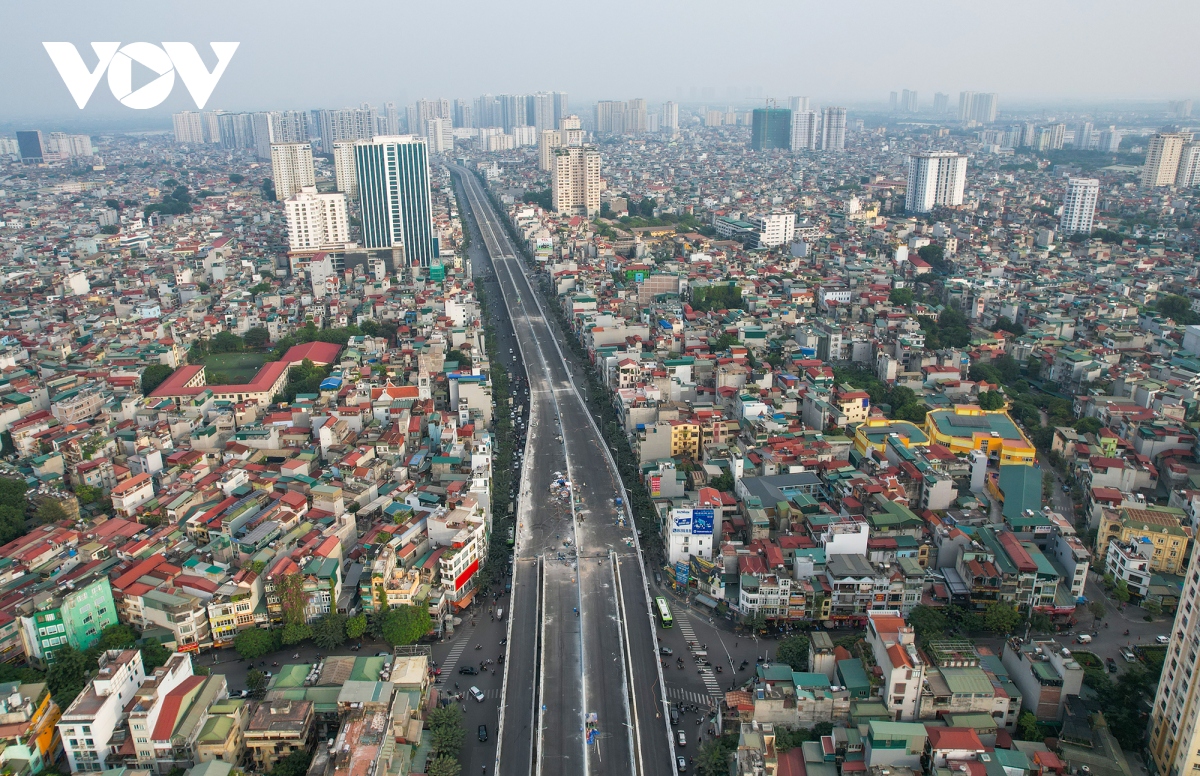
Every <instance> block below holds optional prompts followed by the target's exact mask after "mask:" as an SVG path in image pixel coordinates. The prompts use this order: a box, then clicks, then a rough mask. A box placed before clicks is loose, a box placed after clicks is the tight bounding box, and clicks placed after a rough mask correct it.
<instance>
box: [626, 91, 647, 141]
mask: <svg viewBox="0 0 1200 776" xmlns="http://www.w3.org/2000/svg"><path fill="white" fill-rule="evenodd" d="M645 131H646V101H645V100H643V99H642V98H640V97H639V98H637V99H633V100H630V101H629V102H627V103H625V132H626V133H628V134H630V135H640V134H642V133H644V132H645Z"/></svg>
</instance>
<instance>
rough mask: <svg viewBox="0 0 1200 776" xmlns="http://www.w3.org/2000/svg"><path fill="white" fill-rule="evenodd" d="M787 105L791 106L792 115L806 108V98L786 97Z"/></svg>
mask: <svg viewBox="0 0 1200 776" xmlns="http://www.w3.org/2000/svg"><path fill="white" fill-rule="evenodd" d="M788 107H789V108H791V111H792V115H793V116H794V115H796V113H798V112H800V111H802V110H808V98H807V97H788Z"/></svg>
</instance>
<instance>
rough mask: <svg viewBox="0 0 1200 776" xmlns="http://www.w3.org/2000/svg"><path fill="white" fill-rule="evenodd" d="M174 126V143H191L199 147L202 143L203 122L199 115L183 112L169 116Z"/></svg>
mask: <svg viewBox="0 0 1200 776" xmlns="http://www.w3.org/2000/svg"><path fill="white" fill-rule="evenodd" d="M171 122H172V124H174V126H175V142H176V143H192V144H195V145H199V144H201V143H203V142H204V122H203V121H202V120H201V116H200V114H199V113H193V112H192V111H190V110H185V111H183V112H182V113H176V114H174V115H172V116H171Z"/></svg>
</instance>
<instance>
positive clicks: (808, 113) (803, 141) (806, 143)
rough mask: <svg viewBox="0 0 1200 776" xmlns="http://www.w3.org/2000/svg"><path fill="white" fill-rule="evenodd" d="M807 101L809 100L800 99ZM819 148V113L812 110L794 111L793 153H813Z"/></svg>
mask: <svg viewBox="0 0 1200 776" xmlns="http://www.w3.org/2000/svg"><path fill="white" fill-rule="evenodd" d="M800 99H804V100H807V99H808V98H807V97H805V98H800ZM816 147H817V112H816V111H812V110H802V111H792V142H791V149H792V150H793V151H812V150H815V149H816Z"/></svg>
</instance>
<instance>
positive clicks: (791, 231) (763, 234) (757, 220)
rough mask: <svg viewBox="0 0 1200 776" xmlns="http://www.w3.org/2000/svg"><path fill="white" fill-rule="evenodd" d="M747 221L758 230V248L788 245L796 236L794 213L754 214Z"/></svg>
mask: <svg viewBox="0 0 1200 776" xmlns="http://www.w3.org/2000/svg"><path fill="white" fill-rule="evenodd" d="M747 221H749V223H751V224H753V225H754V227H755V229H757V230H758V245H759V247H760V248H773V247H775V246H776V245H783V244H784V243H790V242H791V241H792V238H793V237H795V236H796V214H795V213H756V214H754V215H752V216H750V217H749V218H748V219H747Z"/></svg>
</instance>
